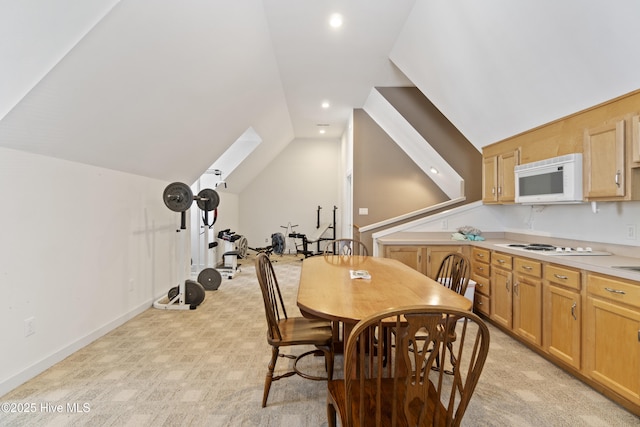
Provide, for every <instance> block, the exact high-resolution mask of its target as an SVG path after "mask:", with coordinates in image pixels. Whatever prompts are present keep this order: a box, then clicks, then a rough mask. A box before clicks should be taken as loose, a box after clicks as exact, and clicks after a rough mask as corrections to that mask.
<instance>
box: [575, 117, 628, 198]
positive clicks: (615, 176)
mask: <svg viewBox="0 0 640 427" xmlns="http://www.w3.org/2000/svg"><path fill="white" fill-rule="evenodd" d="M583 163H584V171H583V172H584V176H585V179H584V184H585V186H586V188H585V189H584V195H585V197H587V198H599V197H622V196H624V195H625V182H624V180H625V162H624V120H620V121H618V122H616V123H612V124H607V125H603V126H599V127H595V128H592V129H586V130H585V131H584V158H583Z"/></svg>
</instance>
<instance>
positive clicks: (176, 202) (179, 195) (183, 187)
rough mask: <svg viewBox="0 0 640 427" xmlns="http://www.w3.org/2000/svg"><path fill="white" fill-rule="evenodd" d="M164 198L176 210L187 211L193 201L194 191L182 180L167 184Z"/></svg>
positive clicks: (169, 206) (168, 205)
mask: <svg viewBox="0 0 640 427" xmlns="http://www.w3.org/2000/svg"><path fill="white" fill-rule="evenodd" d="M162 200H164V204H165V205H167V207H168V208H169V209H171V210H172V211H174V212H185V211H186V210H188V209H189V207H190V206H191V203H193V191H191V188H190V187H189V186H188V185H187V184H184V183H182V182H174V183H171V184H169V185H167V188H165V189H164V192H163V193H162Z"/></svg>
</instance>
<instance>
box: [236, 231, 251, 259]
mask: <svg viewBox="0 0 640 427" xmlns="http://www.w3.org/2000/svg"><path fill="white" fill-rule="evenodd" d="M248 247H249V242H247V238H246V237H244V236H242V237H240V239H239V240H238V244H237V246H236V251H237V252H238V258H241V259H244V258H246V257H247V249H248Z"/></svg>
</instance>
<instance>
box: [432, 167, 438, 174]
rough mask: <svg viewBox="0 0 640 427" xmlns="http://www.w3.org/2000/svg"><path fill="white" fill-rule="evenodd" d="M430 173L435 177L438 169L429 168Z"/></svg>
mask: <svg viewBox="0 0 640 427" xmlns="http://www.w3.org/2000/svg"><path fill="white" fill-rule="evenodd" d="M430 170H431V173H432V174H435V175H437V174H438V169H436V168H434V167H433V166H431V169H430Z"/></svg>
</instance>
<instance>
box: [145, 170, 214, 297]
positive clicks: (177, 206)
mask: <svg viewBox="0 0 640 427" xmlns="http://www.w3.org/2000/svg"><path fill="white" fill-rule="evenodd" d="M162 200H163V201H164V204H165V205H166V206H167V207H168V208H169V209H170V210H172V211H174V212H180V229H178V230H176V231H177V232H180V231H181V230H185V229H186V228H187V227H186V212H187V210H189V208H190V207H191V204H192V203H193V202H194V201H196V202H197V205H198V207H199V208H200V209H202V210H203V211H204V212H205V218H208V212H211V211H215V212H216V215H217V207H218V204H219V203H220V197H219V196H218V193H216V192H215V190H212V189H208V188H207V189H204V190H202V191H200V192H198V195H197V196H194V195H193V191H191V187H189V186H188V185H187V184H184V183H182V182H173V183H171V184H169V185H167V187H166V188H165V189H164V191H163V193H162ZM214 221H215V220H214ZM181 236H184V233H182V234H181ZM182 239H184V238H182ZM183 252H184V242H182V244H181V250H180V260H179V267H182V265H183V259H182V258H183ZM201 275H202V273H201ZM199 279H200V276H199ZM202 279H203V280H206V282H207V286H209V287H214V286H215V288H216V289H217V286H219V281H218V284H217V285H215V283H214V282H215V278H214V277H213V276H212V275H211V273H210V272H207V273H205V274H204V275H203V277H202ZM205 295H206V294H205V287H204V286H203V285H202V284H201V283H199V280H198V281H195V280H189V279H187V280H185V281H181V282H180V284H179V285H178V286H175V287H173V288H171V289H169V291H168V292H167V297H166V300H167V301H166V302H165V298H164V297H163V298H160V299H158V300H157V301H155V302H154V303H153V306H154V307H155V308H158V309H164V310H194V309H195V308H196V307H197V306H198V305H200V304H201V303H202V301H204V298H205Z"/></svg>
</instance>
